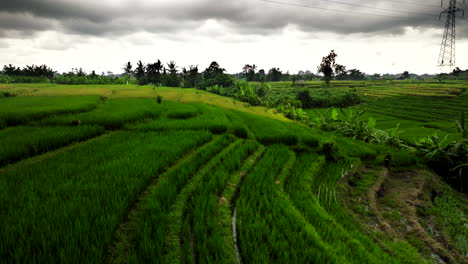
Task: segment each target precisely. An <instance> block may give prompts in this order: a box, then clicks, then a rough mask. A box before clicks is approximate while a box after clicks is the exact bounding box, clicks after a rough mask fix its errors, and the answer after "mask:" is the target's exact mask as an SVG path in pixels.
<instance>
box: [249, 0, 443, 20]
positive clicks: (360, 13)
mask: <svg viewBox="0 0 468 264" xmlns="http://www.w3.org/2000/svg"><path fill="white" fill-rule="evenodd" d="M258 1H262V2H266V3H272V4H278V5H286V6H295V7H303V8H310V9H317V10H324V11H334V12H340V13H347V14H356V15H366V16H375V17H389V18H399V19H410V20H411V19H415V18H414V17H404V16H392V15H383V14H370V13H363V12H355V11H349V10H340V9H333V8H325V7H318V6H311V5H304V4H294V3H289V2H280V1H274V0H258ZM434 21H439V20H438V19H434Z"/></svg>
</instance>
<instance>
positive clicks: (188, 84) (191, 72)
mask: <svg viewBox="0 0 468 264" xmlns="http://www.w3.org/2000/svg"><path fill="white" fill-rule="evenodd" d="M182 76H183V77H184V87H185V88H194V87H196V86H197V84H198V82H199V80H200V74H199V73H198V65H197V66H194V65H191V66H190V68H189V69H188V70H187V69H186V68H183V69H182Z"/></svg>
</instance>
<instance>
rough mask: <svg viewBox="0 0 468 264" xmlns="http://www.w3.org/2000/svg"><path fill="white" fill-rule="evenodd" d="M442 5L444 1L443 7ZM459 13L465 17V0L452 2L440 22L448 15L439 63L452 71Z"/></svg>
mask: <svg viewBox="0 0 468 264" xmlns="http://www.w3.org/2000/svg"><path fill="white" fill-rule="evenodd" d="M442 5H443V0H442V3H441V6H442ZM458 12H461V13H462V16H465V0H463V1H457V0H450V4H449V7H448V8H447V9H445V10H444V11H442V12H441V13H440V16H439V20H440V19H442V15H444V14H447V20H446V22H445V30H444V36H443V38H442V45H441V47H440V55H439V62H438V65H439V66H440V67H443V66H449V67H450V69H451V68H452V67H454V66H455V34H456V32H455V19H456V17H457V13H458Z"/></svg>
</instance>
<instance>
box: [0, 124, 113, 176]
mask: <svg viewBox="0 0 468 264" xmlns="http://www.w3.org/2000/svg"><path fill="white" fill-rule="evenodd" d="M112 134H113V132H108V133H105V134H102V135H98V136H96V137H94V138H90V139H87V140H84V141H81V142H76V143H72V144H70V145H68V146H64V147H61V148H58V149H55V150H53V151H49V152H46V153H42V154H39V155H36V156H33V157H30V158H27V159H23V160H21V161H18V162H16V163H13V164H8V165H6V166H5V167H1V168H0V174H5V173H9V172H12V171H14V170H17V169H19V168H22V167H27V166H31V165H33V164H35V163H38V162H41V161H44V160H46V159H50V158H53V157H55V156H57V155H60V154H63V153H65V152H68V151H71V150H73V149H75V148H77V147H80V146H83V145H86V144H91V143H92V142H95V141H98V140H101V139H103V138H106V137H109V136H110V135H112Z"/></svg>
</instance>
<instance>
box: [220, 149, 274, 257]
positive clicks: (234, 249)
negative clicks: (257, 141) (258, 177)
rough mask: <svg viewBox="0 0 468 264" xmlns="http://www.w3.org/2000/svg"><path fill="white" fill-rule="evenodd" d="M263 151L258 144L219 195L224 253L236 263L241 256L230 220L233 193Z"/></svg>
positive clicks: (233, 200)
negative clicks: (256, 148) (235, 260)
mask: <svg viewBox="0 0 468 264" xmlns="http://www.w3.org/2000/svg"><path fill="white" fill-rule="evenodd" d="M263 153H265V147H264V146H260V147H259V148H258V150H257V151H256V152H255V153H253V154H252V155H251V156H250V157H249V158H248V159H247V160H246V161H245V162H244V164H243V165H242V167H241V169H240V170H239V171H236V172H235V173H233V174H232V175H231V178H230V179H229V182H228V184H227V185H226V188H225V189H224V191H223V193H222V194H221V197H219V200H220V202H219V209H218V211H219V223H220V225H221V228H222V233H223V236H224V243H225V245H226V247H227V249H226V251H227V252H226V254H230V258H233V257H235V258H236V259H237V260H238V263H240V262H241V257H240V254H239V249H238V245H237V241H236V240H237V237H235V236H234V232H236V229H235V228H236V227H235V226H233V222H232V221H233V218H234V219H235V216H234V210H235V208H234V204H235V202H236V197H235V195H236V193H237V192H238V191H239V188H240V186H241V184H242V180H243V178H244V176H245V175H246V174H247V173H249V171H250V170H251V169H252V168H253V167H254V166H255V164H256V163H257V162H258V160H259V159H260V158H261V157H262V155H263Z"/></svg>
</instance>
